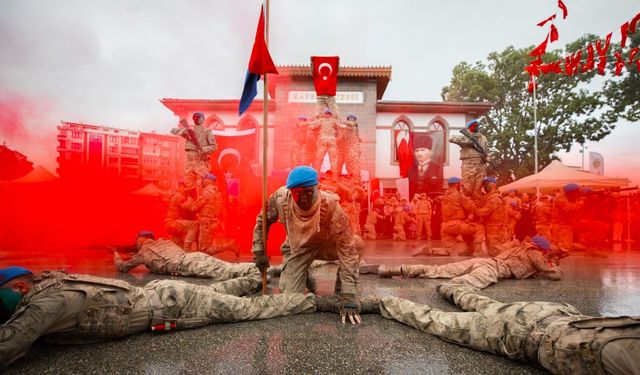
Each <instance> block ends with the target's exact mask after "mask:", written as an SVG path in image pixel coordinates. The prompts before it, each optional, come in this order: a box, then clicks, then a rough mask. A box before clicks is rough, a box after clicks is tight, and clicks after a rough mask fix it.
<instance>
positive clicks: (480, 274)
mask: <svg viewBox="0 0 640 375" xmlns="http://www.w3.org/2000/svg"><path fill="white" fill-rule="evenodd" d="M401 271H402V275H403V276H406V277H419V278H426V279H451V283H455V284H466V285H471V286H473V287H475V288H478V289H484V288H486V287H488V286H489V285H491V284H494V283H497V282H498V280H500V279H507V278H510V277H512V274H511V271H509V268H508V267H507V266H505V265H504V264H503V263H502V262H499V261H496V260H495V259H491V258H473V259H467V260H463V261H461V262H455V263H448V264H442V265H423V264H412V265H402V266H401Z"/></svg>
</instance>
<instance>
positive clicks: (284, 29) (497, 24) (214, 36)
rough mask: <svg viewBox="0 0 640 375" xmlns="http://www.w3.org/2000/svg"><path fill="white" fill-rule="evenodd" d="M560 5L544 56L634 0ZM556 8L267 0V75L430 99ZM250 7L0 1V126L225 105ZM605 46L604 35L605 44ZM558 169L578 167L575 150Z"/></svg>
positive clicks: (632, 150)
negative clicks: (375, 81)
mask: <svg viewBox="0 0 640 375" xmlns="http://www.w3.org/2000/svg"><path fill="white" fill-rule="evenodd" d="M564 2H565V4H566V5H567V7H568V9H569V17H568V18H567V19H566V20H558V21H557V22H556V26H557V27H558V30H559V33H560V41H559V43H555V44H554V45H556V46H557V47H561V46H562V45H564V43H566V42H571V41H573V40H575V39H576V38H578V37H579V36H581V35H582V34H585V33H593V34H596V35H600V36H602V37H604V36H605V35H606V34H607V33H608V32H611V31H614V30H616V29H617V28H618V27H619V26H620V25H621V24H622V23H623V22H625V21H627V20H630V19H631V18H632V17H633V16H634V15H635V14H636V13H638V12H640V1H638V0H607V1H602V0H564ZM556 3H557V1H556V0H535V1H534V0H529V1H522V0H492V1H488V0H487V1H477V0H475V1H472V0H458V1H449V2H445V1H435V0H434V1H431V0H421V1H418V0H414V1H409V0H393V1H376V0H352V1H345V0H341V1H340V0H272V1H271V21H270V26H271V33H270V50H271V54H272V56H273V59H274V61H275V62H276V64H278V65H285V64H307V63H308V61H309V56H311V55H324V54H331V55H334V54H335V55H340V58H341V64H343V65H391V66H392V67H393V73H392V81H391V82H390V84H389V86H388V89H387V91H386V93H385V97H384V99H387V100H425V101H438V100H441V98H440V90H441V89H442V87H443V86H445V85H447V84H448V83H449V81H450V79H451V71H452V69H453V67H454V66H455V65H456V64H458V63H459V62H461V61H467V62H476V61H479V60H483V59H485V58H486V56H487V55H488V54H489V53H490V52H492V51H497V50H502V49H504V48H505V47H507V46H509V45H513V46H515V47H517V48H523V47H527V46H532V45H534V44H538V43H539V42H541V41H542V39H543V38H544V36H545V34H546V29H543V28H540V27H537V26H536V23H537V22H539V21H541V20H542V19H544V18H546V17H548V16H549V15H551V14H553V13H555V12H556V11H557V10H558V8H557V7H556ZM260 4H261V1H257V0H237V1H229V0H180V1H178V0H138V1H122V0H105V1H89V0H77V1H66V0H56V1H45V0H42V1H29V0H0V100H1V101H2V103H3V104H4V105H3V107H1V108H0V110H1V111H4V112H5V113H4V114H3V113H0V119H2V118H3V117H2V116H3V115H4V118H6V117H7V114H6V112H7V111H8V109H7V103H9V105H10V106H22V107H21V108H22V109H21V111H18V112H17V113H18V114H20V113H23V114H27V115H28V116H29V117H28V120H29V121H26V122H25V125H27V126H28V127H29V130H30V131H31V130H34V131H39V132H42V133H43V134H50V133H55V125H57V124H58V123H59V121H60V120H65V121H77V122H86V123H91V124H106V125H111V126H115V127H122V128H129V129H138V130H158V131H160V132H166V131H168V130H169V128H171V127H172V126H174V124H175V118H174V117H173V115H172V114H171V112H170V111H169V110H167V109H166V108H165V107H164V106H163V105H162V104H161V103H159V101H158V100H159V99H161V98H164V97H171V98H199V99H237V98H239V96H240V93H241V91H242V84H243V81H244V75H245V71H246V66H247V62H248V58H249V54H250V51H251V46H252V43H253V37H254V34H255V28H256V22H257V18H258V14H259V7H260ZM619 38H620V37H619V35H617V34H616V33H614V36H613V40H612V42H614V43H615V42H618V41H619ZM3 126H4V124H3ZM638 126H640V124H620V126H619V127H618V129H617V130H616V131H615V132H614V134H613V135H611V136H609V137H608V138H606V139H605V140H603V141H601V142H600V143H599V144H590V145H588V146H589V149H590V150H592V151H598V152H600V153H602V154H604V156H605V166H606V169H607V172H614V173H613V174H614V175H615V174H621V171H624V170H623V169H620V168H622V165H626V166H627V168H628V166H629V164H630V163H631V164H633V163H636V164H635V165H634V167H635V168H637V169H638V170H640V162H637V161H632V160H630V159H635V160H640V157H638V156H637V155H636V150H637V149H638V146H637V141H638V139H640V137H638V136H639V135H640V127H638ZM3 132H4V134H3ZM7 133H10V132H9V131H8V130H7V129H2V130H0V142H1V141H2V140H3V139H6V138H9V142H11V141H14V142H15V137H14V139H12V134H7ZM13 135H15V134H13ZM13 146H15V147H16V148H22V149H24V148H27V149H28V146H27V145H25V146H23V147H21V146H22V145H17V144H13ZM54 151H55V150H54ZM34 154H35V156H33V157H32V158H36V159H37V158H38V157H39V156H38V155H39V154H38V153H37V152H36V153H34ZM564 159H565V161H568V163H569V164H574V165H576V164H579V163H580V155H579V154H578V153H576V152H572V154H571V155H567V156H564ZM625 159H626V160H625ZM36 162H41V163H43V162H44V161H39V160H36ZM616 162H618V163H621V164H620V166H619V167H616V164H615V163H616ZM44 163H45V164H49V163H47V162H44ZM623 163H624V164H623ZM54 164H55V162H54ZM54 168H55V165H54ZM616 168H618V169H616Z"/></svg>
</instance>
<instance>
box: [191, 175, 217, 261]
mask: <svg viewBox="0 0 640 375" xmlns="http://www.w3.org/2000/svg"><path fill="white" fill-rule="evenodd" d="M192 210H193V211H195V212H198V221H199V234H198V250H200V251H203V252H209V251H210V248H211V247H212V244H213V237H212V235H213V232H214V231H215V230H216V229H217V228H218V223H219V218H220V215H221V214H222V197H221V196H220V193H219V192H218V188H216V186H215V184H214V183H213V182H211V183H209V184H208V185H206V186H205V187H204V189H202V192H201V193H200V195H199V196H198V200H197V201H195V202H194V204H193V207H192ZM187 250H190V249H189V248H187Z"/></svg>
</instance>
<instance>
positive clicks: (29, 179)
mask: <svg viewBox="0 0 640 375" xmlns="http://www.w3.org/2000/svg"><path fill="white" fill-rule="evenodd" d="M57 179H58V178H57V177H56V176H54V175H53V173H51V172H49V170H48V169H47V168H45V167H43V166H41V165H38V166H37V167H35V168H34V169H33V170H32V171H31V172H29V173H27V174H26V175H24V176H22V177H20V178H16V179H15V180H13V181H11V182H13V183H16V184H28V183H36V182H52V181H55V180H57Z"/></svg>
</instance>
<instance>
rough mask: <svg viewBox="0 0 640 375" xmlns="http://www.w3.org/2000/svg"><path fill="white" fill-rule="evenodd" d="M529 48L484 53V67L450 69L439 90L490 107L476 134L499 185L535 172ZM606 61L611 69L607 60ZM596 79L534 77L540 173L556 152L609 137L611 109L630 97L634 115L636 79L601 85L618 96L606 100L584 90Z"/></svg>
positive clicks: (587, 39)
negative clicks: (481, 135) (448, 78)
mask: <svg viewBox="0 0 640 375" xmlns="http://www.w3.org/2000/svg"><path fill="white" fill-rule="evenodd" d="M595 40H596V37H595V36H593V35H586V36H584V37H582V38H580V39H578V40H576V41H575V42H573V43H570V44H568V45H566V47H565V49H564V50H558V51H551V52H549V53H547V54H545V56H544V57H543V60H544V62H545V63H548V62H552V61H557V60H558V59H559V58H562V57H564V56H566V55H568V54H570V53H573V52H575V51H577V50H579V49H582V50H583V51H585V52H583V54H584V55H585V56H586V46H587V45H588V44H589V43H593V42H595ZM532 48H533V47H528V48H524V49H516V48H514V47H511V46H510V47H507V48H506V49H505V50H504V51H502V52H492V53H491V54H489V56H488V58H487V62H486V63H480V62H478V63H475V64H474V65H470V64H468V63H465V62H462V63H460V64H458V65H457V66H456V67H455V68H454V69H453V77H452V79H451V83H450V85H448V86H446V87H444V88H443V89H442V98H443V100H445V101H485V102H491V103H494V104H495V106H494V107H493V109H492V110H491V111H489V112H488V113H487V114H486V115H485V116H483V117H482V118H481V119H480V120H481V125H482V128H481V130H480V131H481V132H483V133H484V134H485V135H486V136H487V138H488V140H489V144H490V147H491V152H492V159H493V163H494V165H495V167H496V170H490V171H489V173H491V174H494V175H496V176H498V179H499V181H500V182H507V181H510V180H511V178H512V176H515V178H521V177H524V176H527V175H530V174H532V173H533V171H534V130H533V129H534V121H533V95H532V94H530V93H529V92H528V91H527V84H528V82H529V75H528V73H527V72H525V71H524V67H525V66H527V65H528V64H529V62H530V61H531V57H530V56H529V55H528V53H529V52H530V51H531V49H532ZM584 59H585V57H583V60H584ZM608 61H610V63H609V65H611V66H613V61H614V59H613V57H612V56H610V57H609V58H608ZM596 64H597V58H596ZM562 66H563V67H564V64H563V65H562ZM625 70H628V69H626V68H625ZM596 75H597V69H594V70H592V71H590V72H581V73H578V74H576V75H573V76H567V75H564V74H545V75H540V76H539V77H537V83H538V86H537V92H536V95H537V118H538V160H539V169H542V168H544V167H545V166H546V165H547V164H549V163H550V162H551V161H552V160H553V159H554V158H556V154H557V152H559V151H561V150H565V151H569V150H570V149H571V146H572V145H573V144H574V142H578V143H584V142H586V141H597V140H600V139H602V138H603V137H605V136H606V135H607V134H609V133H610V132H611V130H613V128H614V127H615V122H616V121H617V118H618V112H616V111H614V110H612V108H614V107H615V106H618V107H620V106H625V105H626V107H625V108H628V107H629V105H627V104H628V103H627V102H626V101H628V100H629V97H631V96H633V97H635V98H636V99H635V102H633V103H632V105H631V107H632V109H628V110H627V112H625V113H628V116H629V118H634V117H633V116H637V114H638V112H637V108H638V101H637V95H638V94H637V91H638V90H637V87H640V85H638V84H637V82H638V81H637V80H638V77H637V74H636V75H635V76H633V75H632V77H634V79H635V81H630V80H631V78H629V77H625V78H624V79H619V80H618V81H617V83H615V84H614V83H610V82H611V81H608V82H607V83H606V84H605V87H606V88H607V90H609V91H610V92H612V93H616V94H617V96H613V94H610V95H609V96H608V95H605V92H607V91H606V90H594V89H591V90H589V89H588V87H587V86H588V85H589V83H590V82H591V81H592V79H593V78H594V76H596ZM627 82H628V83H627ZM634 82H635V83H634ZM634 84H635V88H636V90H635V92H634V86H633V85H634ZM612 97H613V98H616V99H615V100H613V99H611V98H612ZM633 106H635V110H633Z"/></svg>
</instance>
